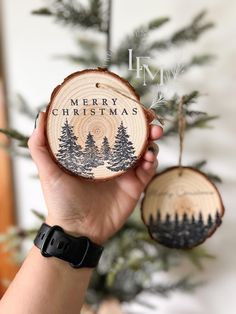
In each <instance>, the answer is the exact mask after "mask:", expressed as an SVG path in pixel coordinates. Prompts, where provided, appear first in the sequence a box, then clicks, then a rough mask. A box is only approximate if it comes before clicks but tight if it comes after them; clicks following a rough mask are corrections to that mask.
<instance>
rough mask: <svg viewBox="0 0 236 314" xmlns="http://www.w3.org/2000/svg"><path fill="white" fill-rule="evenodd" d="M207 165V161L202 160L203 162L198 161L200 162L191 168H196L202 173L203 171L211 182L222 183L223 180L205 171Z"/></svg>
mask: <svg viewBox="0 0 236 314" xmlns="http://www.w3.org/2000/svg"><path fill="white" fill-rule="evenodd" d="M206 164H207V161H206V160H201V161H198V162H196V163H194V164H192V165H191V167H193V168H196V169H198V170H200V171H203V172H204V173H205V175H206V176H207V177H208V178H209V180H210V181H212V182H213V183H222V179H221V178H220V177H219V176H218V175H216V174H214V173H211V172H208V171H205V170H204V169H203V168H204V167H205V166H206Z"/></svg>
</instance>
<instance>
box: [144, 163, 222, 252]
mask: <svg viewBox="0 0 236 314" xmlns="http://www.w3.org/2000/svg"><path fill="white" fill-rule="evenodd" d="M223 214H224V207H223V203H222V200H221V197H220V194H219V192H218V190H217V188H216V186H215V185H214V184H213V183H212V182H210V181H209V179H208V178H207V177H206V176H205V175H204V174H203V173H202V172H200V171H197V170H196V169H194V168H190V167H182V168H181V173H180V168H179V167H173V168H169V169H167V170H166V171H164V172H162V173H160V174H159V175H156V176H155V177H154V178H153V179H152V181H151V182H150V183H149V185H148V187H147V189H146V192H145V196H144V199H143V201H142V219H143V221H144V223H145V225H146V226H147V228H148V231H149V233H150V235H151V237H152V238H153V239H154V240H156V241H157V242H159V243H160V244H163V245H165V246H167V247H171V248H178V249H185V248H192V247H194V246H196V245H199V244H200V243H202V242H204V241H205V240H206V239H207V238H208V237H209V236H211V235H212V234H213V233H214V231H215V230H216V229H217V227H218V226H219V225H220V224H221V218H222V216H223Z"/></svg>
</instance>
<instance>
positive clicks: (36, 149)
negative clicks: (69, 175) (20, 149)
mask: <svg viewBox="0 0 236 314" xmlns="http://www.w3.org/2000/svg"><path fill="white" fill-rule="evenodd" d="M37 122H38V123H37V126H36V128H35V130H34V131H33V133H32V135H31V137H30V139H29V141H28V147H29V150H30V154H31V156H32V158H33V160H34V162H35V164H36V166H37V168H38V172H39V176H40V178H45V179H47V178H50V177H51V176H52V175H53V176H55V174H59V173H60V172H61V169H60V168H59V167H58V166H57V165H56V163H55V162H54V161H53V159H52V158H51V156H50V153H49V151H48V148H47V145H46V138H45V124H46V114H45V113H44V112H40V113H39V117H38V121H37Z"/></svg>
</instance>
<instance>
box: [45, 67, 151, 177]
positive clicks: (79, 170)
mask: <svg viewBox="0 0 236 314" xmlns="http://www.w3.org/2000/svg"><path fill="white" fill-rule="evenodd" d="M148 133H149V122H148V112H147V109H145V108H144V106H143V105H142V104H141V103H140V102H139V97H138V96H137V94H136V93H135V91H134V89H133V88H132V86H131V85H130V84H129V83H128V82H127V81H125V80H124V79H122V78H121V77H119V76H118V75H116V74H115V73H112V72H110V71H108V70H105V69H101V68H98V69H93V70H84V71H80V72H76V73H74V74H72V75H70V76H68V77H67V78H66V79H65V80H64V82H63V83H62V84H61V85H59V86H58V87H57V88H56V89H55V90H54V91H53V93H52V96H51V101H50V104H49V106H48V108H47V123H46V135H47V141H48V146H49V150H50V152H51V154H52V157H53V158H54V160H55V161H56V162H57V163H58V164H59V166H61V167H62V168H63V169H64V170H65V171H67V172H69V173H70V174H73V175H77V176H81V177H84V178H87V179H93V180H106V179H110V178H113V177H115V176H117V175H120V174H122V173H124V172H126V171H127V170H128V169H130V168H131V167H134V166H135V165H136V164H137V163H138V161H139V159H140V158H141V157H142V155H143V153H144V152H145V150H146V147H147V144H148V136H149V134H148Z"/></svg>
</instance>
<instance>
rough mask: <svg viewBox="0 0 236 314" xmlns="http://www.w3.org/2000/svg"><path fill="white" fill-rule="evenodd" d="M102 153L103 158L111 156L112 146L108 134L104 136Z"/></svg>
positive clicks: (107, 158) (106, 158)
mask: <svg viewBox="0 0 236 314" xmlns="http://www.w3.org/2000/svg"><path fill="white" fill-rule="evenodd" d="M100 154H101V157H102V158H103V160H109V159H110V157H111V147H110V145H109V141H108V138H107V137H106V136H104V138H103V141H102V146H101V150H100Z"/></svg>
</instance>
